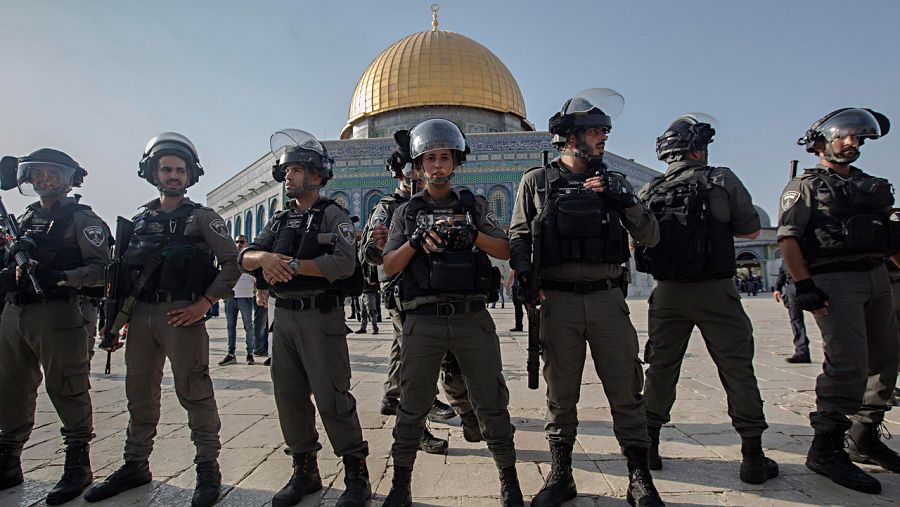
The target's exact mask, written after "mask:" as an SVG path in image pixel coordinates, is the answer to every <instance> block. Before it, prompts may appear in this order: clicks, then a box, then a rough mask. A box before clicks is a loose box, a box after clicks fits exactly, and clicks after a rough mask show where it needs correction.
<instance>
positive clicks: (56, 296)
mask: <svg viewBox="0 0 900 507" xmlns="http://www.w3.org/2000/svg"><path fill="white" fill-rule="evenodd" d="M77 299H78V293H77V292H75V291H74V290H55V291H53V292H45V293H44V295H43V296H38V295H37V294H33V293H31V292H10V293H8V294H7V295H6V301H7V302H10V303H12V304H14V305H17V306H25V305H31V304H35V303H44V302H47V301H76V300H77Z"/></svg>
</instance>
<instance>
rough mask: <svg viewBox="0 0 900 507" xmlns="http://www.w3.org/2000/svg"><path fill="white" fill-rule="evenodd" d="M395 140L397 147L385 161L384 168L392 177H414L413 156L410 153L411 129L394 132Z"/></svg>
mask: <svg viewBox="0 0 900 507" xmlns="http://www.w3.org/2000/svg"><path fill="white" fill-rule="evenodd" d="M394 142H395V143H397V149H395V150H394V152H393V153H391V156H390V157H388V158H387V160H385V161H384V168H385V170H386V171H387V172H389V173H391V177H392V178H400V177H402V176H406V177H407V178H409V177H412V161H413V159H412V157H411V156H410V155H409V131H408V130H405V129H404V130H398V131H396V132H394Z"/></svg>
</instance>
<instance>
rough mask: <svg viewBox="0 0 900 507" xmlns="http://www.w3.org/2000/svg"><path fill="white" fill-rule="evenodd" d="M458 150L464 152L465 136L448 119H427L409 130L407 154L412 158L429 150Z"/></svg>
mask: <svg viewBox="0 0 900 507" xmlns="http://www.w3.org/2000/svg"><path fill="white" fill-rule="evenodd" d="M436 150H458V151H459V152H461V153H465V152H466V138H465V137H463V135H462V132H460V130H459V128H458V127H457V126H456V125H455V124H453V122H451V121H449V120H440V119H434V120H427V121H424V122H422V123H420V124H418V125H416V126H415V127H414V128H413V129H412V130H411V131H410V132H409V155H410V157H412V158H413V159H416V158H418V157H419V156H420V155H424V154H425V153H428V152H429V151H436Z"/></svg>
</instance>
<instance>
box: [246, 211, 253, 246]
mask: <svg viewBox="0 0 900 507" xmlns="http://www.w3.org/2000/svg"><path fill="white" fill-rule="evenodd" d="M244 236H247V239H250V238H252V237H253V212H252V211H250V210H247V211H246V212H245V213H244Z"/></svg>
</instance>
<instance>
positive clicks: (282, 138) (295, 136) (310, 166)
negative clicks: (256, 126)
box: [269, 129, 334, 191]
mask: <svg viewBox="0 0 900 507" xmlns="http://www.w3.org/2000/svg"><path fill="white" fill-rule="evenodd" d="M269 147H270V148H271V150H272V156H273V157H274V158H275V164H274V165H272V178H274V179H275V181H277V182H279V183H281V182H284V176H285V174H286V173H287V171H286V169H287V166H289V165H299V166H301V167H303V169H304V170H309V171H312V172H314V173H315V174H317V175H318V176H319V178H321V180H322V182H321V183H320V184H319V185H318V187H315V186H310V185H309V183H308V182H307V181H306V180H305V179H304V182H303V184H304V186H303V188H302V189H300V191H306V190H313V189H317V188H321V187H324V186H325V184H326V183H328V180H330V179H331V178H332V176H334V172H333V171H332V166H333V165H334V159H332V158H331V157H329V156H328V150H327V149H326V148H325V145H323V144H322V143H321V142H319V140H318V139H316V136H314V135H312V134H310V133H309V132H306V131H303V130H300V129H282V130H279V131H278V132H275V133H274V134H272V137H271V138H269Z"/></svg>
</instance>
